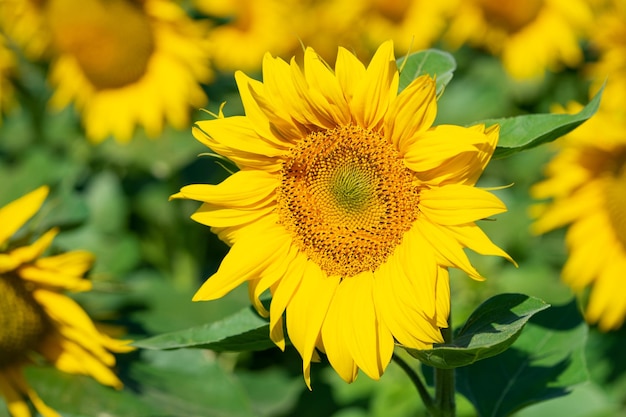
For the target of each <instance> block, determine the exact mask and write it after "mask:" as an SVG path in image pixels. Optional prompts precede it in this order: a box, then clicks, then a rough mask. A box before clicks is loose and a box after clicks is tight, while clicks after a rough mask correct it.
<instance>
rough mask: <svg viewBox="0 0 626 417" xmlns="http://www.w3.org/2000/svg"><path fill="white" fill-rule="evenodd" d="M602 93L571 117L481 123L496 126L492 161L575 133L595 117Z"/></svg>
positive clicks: (544, 116)
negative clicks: (496, 135) (498, 133)
mask: <svg viewBox="0 0 626 417" xmlns="http://www.w3.org/2000/svg"><path fill="white" fill-rule="evenodd" d="M602 91H603V89H601V90H600V91H599V92H598V93H597V94H596V95H595V96H594V97H593V99H592V100H591V101H590V102H589V103H587V105H586V106H585V107H584V108H583V109H582V110H581V111H580V112H578V113H575V114H528V115H523V116H515V117H508V118H502V119H488V120H484V121H482V122H481V123H484V124H485V125H487V126H491V125H494V124H499V125H500V139H499V140H498V146H497V148H496V151H495V152H494V154H493V157H494V158H504V157H507V156H510V155H513V154H515V153H517V152H520V151H523V150H525V149H530V148H534V147H535V146H538V145H541V144H543V143H547V142H551V141H553V140H555V139H557V138H559V137H561V136H563V135H565V134H567V133H569V132H571V131H572V130H574V129H576V128H577V127H578V126H580V125H581V124H582V123H583V122H585V121H586V120H588V119H589V118H590V117H591V116H593V115H594V114H595V113H596V111H597V110H598V107H599V106H600V99H601V97H602Z"/></svg>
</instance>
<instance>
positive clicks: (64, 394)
mask: <svg viewBox="0 0 626 417" xmlns="http://www.w3.org/2000/svg"><path fill="white" fill-rule="evenodd" d="M25 374H26V378H27V380H28V383H29V384H30V385H31V386H32V387H33V389H34V390H35V392H37V394H39V396H40V397H41V398H42V399H43V400H44V401H45V403H46V404H47V405H48V406H50V407H52V408H53V409H55V410H56V411H58V412H60V413H62V414H63V415H64V416H67V417H70V416H72V417H92V416H99V415H102V416H104V415H106V416H110V417H127V416H135V417H149V416H155V415H157V414H156V412H157V410H156V409H155V408H153V407H152V405H151V404H150V403H149V402H144V401H142V400H141V399H140V398H139V397H138V396H136V395H135V393H133V392H132V391H130V390H129V389H127V388H125V389H123V390H121V391H117V390H115V389H113V388H111V387H107V386H104V385H102V384H100V383H99V382H97V381H96V380H94V379H93V378H89V377H86V376H82V375H70V374H66V373H64V372H61V371H59V370H57V369H55V368H52V367H40V366H38V367H28V368H27V369H26V372H25Z"/></svg>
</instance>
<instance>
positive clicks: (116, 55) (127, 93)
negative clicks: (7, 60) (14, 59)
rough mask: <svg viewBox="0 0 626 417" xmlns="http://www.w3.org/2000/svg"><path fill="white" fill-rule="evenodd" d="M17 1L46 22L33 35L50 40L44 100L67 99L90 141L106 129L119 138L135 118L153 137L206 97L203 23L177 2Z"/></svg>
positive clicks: (60, 102) (59, 104)
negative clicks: (47, 97)
mask: <svg viewBox="0 0 626 417" xmlns="http://www.w3.org/2000/svg"><path fill="white" fill-rule="evenodd" d="M16 1H17V0H10V1H9V2H10V3H14V2H16ZM24 2H26V3H28V4H29V8H28V9H29V11H30V13H24V16H23V19H26V18H28V19H30V20H33V19H34V16H37V18H38V21H42V22H43V23H42V26H43V28H44V29H45V30H44V33H43V34H42V33H39V35H40V37H42V38H44V39H47V40H48V43H49V44H50V46H49V49H50V50H49V52H48V55H50V56H51V59H52V65H51V69H50V76H49V81H50V84H51V85H52V86H53V87H54V88H55V91H54V94H53V96H52V98H51V101H50V104H51V107H52V108H55V109H61V108H64V107H66V106H67V105H69V104H72V103H74V104H75V106H76V108H77V109H78V111H79V112H80V113H81V114H82V118H83V123H84V125H85V129H86V134H87V137H88V138H89V139H91V140H93V141H94V142H100V141H102V140H104V139H105V138H107V137H108V136H110V135H113V136H114V137H115V138H116V139H117V140H118V141H120V142H126V141H128V140H130V139H131V137H132V135H133V133H134V129H135V127H136V126H138V125H141V126H143V127H144V129H145V130H146V132H147V134H148V135H149V136H152V137H154V136H157V135H158V134H159V133H160V132H161V131H162V129H163V124H164V122H167V123H169V124H171V125H172V126H174V127H176V128H179V129H180V128H184V127H186V126H187V125H188V123H189V112H190V108H191V107H194V108H196V107H199V106H202V105H203V104H204V103H205V102H206V96H205V94H204V92H203V90H202V88H201V86H200V84H199V83H201V82H207V81H209V80H210V77H211V72H210V70H209V66H208V65H207V63H208V59H209V48H208V44H207V42H206V40H205V35H206V31H207V29H208V28H207V27H206V25H205V24H204V23H203V22H196V21H192V20H191V19H190V18H189V17H188V16H187V15H186V14H185V12H184V10H183V9H182V8H181V7H180V6H179V5H178V4H177V3H175V2H173V1H170V0H107V1H104V0H85V1H81V2H77V1H76V0H45V1H35V0H21V1H18V3H24ZM16 18H18V19H19V16H17V17H16ZM15 26H17V27H20V28H21V27H22V26H26V25H17V24H16V25H15ZM19 33H21V32H19ZM42 42H43V41H42Z"/></svg>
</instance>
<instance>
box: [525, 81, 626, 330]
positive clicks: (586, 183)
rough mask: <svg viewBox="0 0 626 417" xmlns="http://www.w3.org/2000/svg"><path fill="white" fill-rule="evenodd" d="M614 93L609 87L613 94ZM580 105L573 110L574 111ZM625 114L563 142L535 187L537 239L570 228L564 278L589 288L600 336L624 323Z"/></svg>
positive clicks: (608, 115)
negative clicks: (545, 201)
mask: <svg viewBox="0 0 626 417" xmlns="http://www.w3.org/2000/svg"><path fill="white" fill-rule="evenodd" d="M610 88H612V85H611V84H608V85H607V90H609V89H610ZM580 108H582V106H581V105H578V104H572V105H570V107H569V108H568V109H567V110H568V112H575V111H578V110H580ZM625 116H626V112H624V110H623V108H622V109H620V111H614V110H613V109H610V110H607V109H606V108H605V107H604V106H603V105H601V106H600V109H599V110H598V112H597V113H596V114H595V115H594V116H593V117H592V118H591V119H589V120H588V121H587V122H585V123H584V124H583V125H582V126H580V127H578V128H577V129H576V130H575V131H573V132H572V133H570V134H568V135H566V136H565V137H563V138H562V139H560V140H559V142H558V143H557V145H556V146H557V149H558V153H557V155H556V156H555V157H554V158H553V159H552V160H551V161H550V163H549V164H548V165H547V167H546V176H547V179H545V180H544V181H542V182H540V183H538V184H536V185H535V186H534V187H533V188H531V193H532V196H533V197H535V198H537V199H552V201H551V202H549V203H545V204H540V205H538V206H536V207H535V208H534V210H535V212H534V215H535V216H537V217H538V219H537V220H536V221H535V223H533V225H532V230H533V231H534V232H535V233H537V234H540V233H546V232H548V231H551V230H554V229H558V228H561V227H567V232H566V236H565V242H566V245H567V248H568V251H569V255H568V258H567V261H566V263H565V265H564V266H563V270H562V272H561V276H562V279H563V281H564V282H565V283H566V284H567V285H569V286H570V287H571V288H572V289H573V290H574V291H576V292H577V293H581V292H582V291H583V290H584V289H585V288H590V293H589V300H588V304H587V308H586V318H587V320H588V321H589V322H590V323H597V324H598V327H599V328H600V329H602V330H605V331H606V330H611V329H616V328H618V327H620V326H621V325H622V323H623V322H624V318H625V317H626V298H624V296H623V291H622V289H623V284H624V271H625V270H626V193H625V192H624V190H625V189H626V117H625Z"/></svg>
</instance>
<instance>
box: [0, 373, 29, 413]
mask: <svg viewBox="0 0 626 417" xmlns="http://www.w3.org/2000/svg"><path fill="white" fill-rule="evenodd" d="M5 374H7V375H6V376H5ZM14 384H15V382H13V381H12V379H11V377H10V375H8V373H7V372H6V370H3V371H2V372H0V394H2V396H3V397H4V399H5V401H6V403H7V408H8V409H9V413H10V414H11V416H13V417H32V415H31V413H30V408H29V407H28V404H27V403H26V401H24V398H23V397H22V394H21V391H18V389H17V387H15V386H14Z"/></svg>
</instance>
